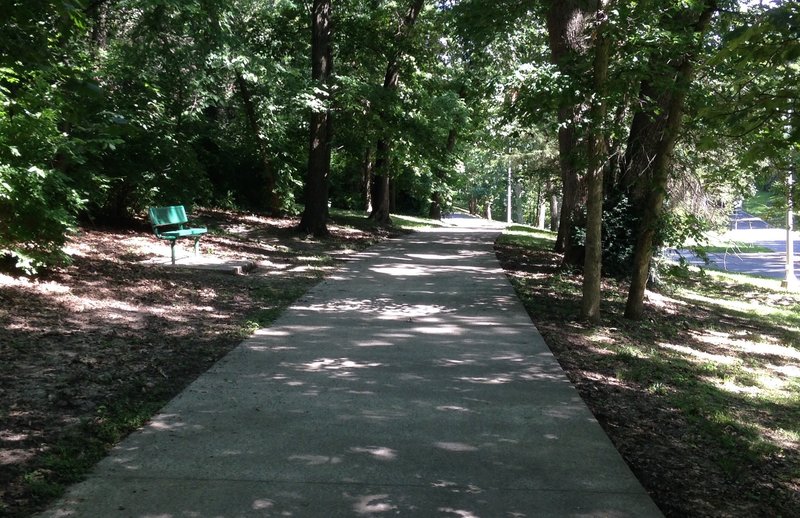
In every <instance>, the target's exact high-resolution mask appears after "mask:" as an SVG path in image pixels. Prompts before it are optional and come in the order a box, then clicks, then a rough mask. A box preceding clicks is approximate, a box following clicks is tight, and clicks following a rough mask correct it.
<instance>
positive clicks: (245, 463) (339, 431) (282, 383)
mask: <svg viewBox="0 0 800 518" xmlns="http://www.w3.org/2000/svg"><path fill="white" fill-rule="evenodd" d="M490 243H491V238H490V237H487V235H486V234H480V233H462V234H458V233H453V234H441V233H440V234H419V235H415V236H412V237H410V238H406V239H404V240H402V241H401V242H397V243H390V244H386V245H379V246H378V247H373V248H372V249H370V250H368V251H367V252H365V253H362V254H360V255H359V256H358V257H357V258H356V259H355V260H353V261H352V262H349V263H348V264H347V265H346V266H344V267H343V268H341V269H340V270H339V271H338V272H336V274H335V275H333V276H332V277H330V278H329V279H328V280H326V281H325V282H324V283H323V284H321V285H320V286H318V287H317V288H315V289H313V290H312V291H311V292H309V293H308V294H307V295H306V296H304V297H302V298H301V299H300V300H298V301H297V302H296V303H295V304H294V306H293V307H292V308H291V310H290V311H288V312H287V313H286V314H284V315H283V316H282V317H281V318H280V319H279V320H278V321H277V322H276V323H275V325H274V326H272V327H271V328H268V329H263V330H260V331H258V332H257V333H256V334H255V335H254V336H253V337H252V338H250V339H249V340H247V341H245V342H244V343H243V344H242V346H241V347H239V348H238V349H236V350H235V351H233V352H232V353H231V354H229V355H228V356H227V357H226V358H225V359H223V360H222V361H221V362H219V363H218V364H217V365H216V366H215V367H213V368H212V369H211V370H210V371H209V372H208V373H207V374H206V375H204V376H202V377H201V378H199V379H198V380H197V381H196V382H195V383H193V384H192V385H191V386H190V387H189V389H188V390H187V391H185V392H184V393H183V394H182V395H181V396H179V397H178V398H177V399H176V400H174V401H173V402H172V403H170V404H169V405H168V406H167V407H166V408H165V409H164V410H163V412H162V413H161V414H160V415H159V416H157V417H156V418H155V419H154V420H153V422H152V423H151V424H150V426H148V427H146V428H145V429H144V430H142V431H141V432H140V433H137V434H135V435H133V436H131V437H130V438H129V439H128V440H126V441H125V442H123V443H122V444H121V445H120V446H119V447H118V448H117V449H116V451H115V453H114V455H113V456H112V457H110V458H108V459H107V460H106V461H104V462H103V463H101V465H100V466H99V471H98V472H97V474H96V476H95V477H94V478H92V479H91V480H90V481H89V483H87V484H83V485H81V486H78V487H76V489H75V490H74V491H73V492H72V493H71V494H70V496H69V497H68V499H67V500H65V501H64V502H62V504H61V505H60V506H59V509H60V510H62V511H64V512H70V511H75V512H78V513H79V514H80V513H83V514H86V513H89V514H91V513H97V514H103V512H105V511H107V510H108V511H113V510H116V509H119V508H125V509H126V512H128V513H129V514H131V515H135V516H145V515H146V516H150V515H157V516H178V515H189V514H197V515H199V516H212V515H217V514H219V515H222V516H237V515H251V514H258V513H259V512H262V511H263V512H264V513H265V514H268V515H272V514H274V515H286V516H379V515H390V514H397V513H403V514H410V515H415V516H520V517H522V516H540V515H542V514H553V515H580V514H605V515H619V516H623V515H628V516H641V515H648V514H652V513H653V509H654V508H653V507H652V504H651V503H650V502H649V500H648V499H647V498H646V495H644V493H643V492H642V491H641V488H640V487H639V486H638V483H637V482H636V480H635V479H633V478H632V477H631V476H630V474H629V472H628V471H627V468H626V467H625V466H624V464H623V463H622V462H621V459H620V458H619V456H618V454H617V453H616V451H615V450H614V449H613V448H612V447H611V445H610V443H609V442H608V439H607V438H606V437H605V435H604V434H603V433H602V431H601V430H600V428H599V427H598V426H597V425H596V423H595V421H594V418H593V417H592V416H591V414H590V413H589V412H588V411H587V409H586V407H585V406H584V405H583V403H582V401H581V400H580V397H579V396H578V393H577V392H576V391H575V390H574V389H573V388H572V386H571V385H570V384H569V382H568V380H567V379H566V377H565V376H564V375H563V372H562V371H561V369H560V367H559V366H558V364H557V363H556V362H555V360H554V359H553V357H552V355H551V354H550V352H549V350H548V349H547V347H546V345H545V344H544V342H543V341H542V340H541V338H540V337H539V335H538V333H537V332H536V330H535V328H534V327H533V325H532V324H531V323H530V320H529V319H528V317H527V315H526V314H525V312H524V310H523V309H522V308H521V306H520V305H519V302H518V301H517V300H516V298H515V297H514V295H513V292H512V291H511V288H510V286H509V285H508V282H507V281H506V279H505V277H504V276H503V274H502V271H501V270H500V269H499V268H498V265H497V262H496V260H495V259H494V255H493V252H492V249H491V245H490ZM176 495H182V496H181V497H178V496H176Z"/></svg>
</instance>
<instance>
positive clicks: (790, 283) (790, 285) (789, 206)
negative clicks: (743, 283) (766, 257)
mask: <svg viewBox="0 0 800 518" xmlns="http://www.w3.org/2000/svg"><path fill="white" fill-rule="evenodd" d="M791 116H792V114H791V113H790V114H789V123H788V124H787V125H786V141H787V143H788V144H789V171H788V174H787V175H786V191H787V194H786V279H785V280H784V281H783V282H782V283H781V286H783V287H784V288H786V289H787V290H796V289H797V284H798V282H797V277H795V275H794V236H792V231H793V230H794V159H795V155H794V150H793V149H792V139H791V135H792V120H791Z"/></svg>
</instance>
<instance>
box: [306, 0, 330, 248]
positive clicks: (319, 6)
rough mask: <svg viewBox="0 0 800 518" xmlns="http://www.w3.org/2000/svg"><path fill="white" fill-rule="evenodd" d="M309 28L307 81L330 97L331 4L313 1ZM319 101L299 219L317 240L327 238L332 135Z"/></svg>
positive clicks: (326, 111)
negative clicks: (309, 71) (308, 75)
mask: <svg viewBox="0 0 800 518" xmlns="http://www.w3.org/2000/svg"><path fill="white" fill-rule="evenodd" d="M311 27H312V28H311V34H312V36H311V79H312V80H313V81H314V82H315V83H317V89H318V90H321V91H325V92H327V93H328V95H330V78H331V72H332V70H333V53H332V50H331V0H314V5H313V9H312V23H311ZM322 101H323V102H324V104H325V105H326V108H325V109H324V110H321V111H318V112H314V113H312V114H311V129H310V138H309V153H308V172H307V174H306V183H305V210H304V211H303V217H302V218H301V219H300V231H302V232H305V233H308V234H313V235H315V236H317V237H324V236H327V235H328V224H327V221H328V176H329V173H330V170H331V137H332V135H333V117H332V114H331V111H330V109H329V108H327V106H329V105H330V101H331V99H329V98H328V99H323V100H322Z"/></svg>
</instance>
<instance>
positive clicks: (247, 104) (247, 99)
mask: <svg viewBox="0 0 800 518" xmlns="http://www.w3.org/2000/svg"><path fill="white" fill-rule="evenodd" d="M236 88H237V90H238V91H239V96H240V97H241V99H242V106H243V107H244V114H245V117H246V118H247V124H248V125H249V126H250V132H251V133H252V135H253V140H254V141H255V144H256V152H257V153H258V158H259V161H260V164H261V172H260V176H261V178H259V183H260V184H261V186H262V188H261V189H260V191H261V192H260V194H259V196H258V200H259V203H260V204H262V205H263V206H264V207H265V208H266V209H267V211H268V212H270V213H271V214H278V213H280V211H281V209H280V207H281V204H280V198H279V197H278V194H277V192H276V190H275V173H274V170H273V166H272V160H271V159H270V158H269V156H270V155H269V145H268V144H267V143H266V142H265V141H264V139H263V137H262V136H261V124H260V123H259V120H258V114H257V112H256V106H255V102H254V101H253V96H252V94H251V93H250V88H249V86H248V85H247V81H246V80H245V78H244V76H242V74H241V73H239V72H237V73H236Z"/></svg>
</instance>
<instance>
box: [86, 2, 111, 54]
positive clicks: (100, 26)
mask: <svg viewBox="0 0 800 518" xmlns="http://www.w3.org/2000/svg"><path fill="white" fill-rule="evenodd" d="M88 12H89V17H90V18H91V20H92V33H91V37H90V38H91V47H90V48H91V53H92V55H93V57H95V58H96V57H97V54H98V52H99V51H101V50H105V48H106V46H107V45H108V2H107V1H105V0H101V1H97V2H94V3H93V4H92V5H90V6H89V9H88Z"/></svg>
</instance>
